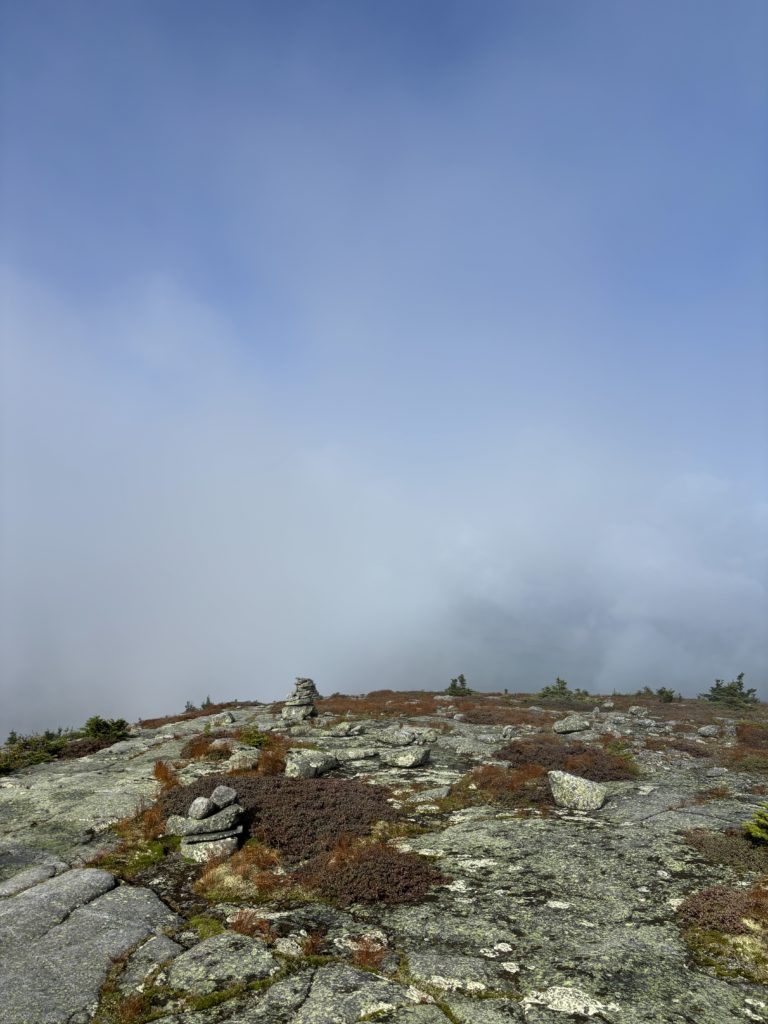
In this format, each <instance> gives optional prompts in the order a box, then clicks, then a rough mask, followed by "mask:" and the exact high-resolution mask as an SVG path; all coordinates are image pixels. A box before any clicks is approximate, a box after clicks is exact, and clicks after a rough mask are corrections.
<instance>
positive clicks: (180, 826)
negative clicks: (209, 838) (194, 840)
mask: <svg viewBox="0 0 768 1024" xmlns="http://www.w3.org/2000/svg"><path fill="white" fill-rule="evenodd" d="M242 813H243V808H242V807H241V806H240V804H230V806H229V807H225V808H224V810H223V811H218V812H217V813H216V814H210V815H209V816H208V817H207V818H183V817H182V816H181V815H180V814H172V815H171V816H170V817H169V818H168V821H167V822H166V825H165V828H166V834H167V835H169V836H195V835H204V834H205V833H207V832H221V831H222V830H224V829H228V828H234V826H235V825H236V824H237V822H238V821H239V819H240V815H241V814H242Z"/></svg>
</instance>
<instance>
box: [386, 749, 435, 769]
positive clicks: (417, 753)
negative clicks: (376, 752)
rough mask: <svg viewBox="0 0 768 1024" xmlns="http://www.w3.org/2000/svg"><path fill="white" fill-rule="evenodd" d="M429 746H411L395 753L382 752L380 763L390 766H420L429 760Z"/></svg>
mask: <svg viewBox="0 0 768 1024" xmlns="http://www.w3.org/2000/svg"><path fill="white" fill-rule="evenodd" d="M429 755H430V749H429V747H412V748H411V749H409V750H401V751H398V752H397V753H387V754H382V756H381V763H382V764H385V765H388V766H389V767H390V768H420V767H421V765H423V764H426V763H427V761H429Z"/></svg>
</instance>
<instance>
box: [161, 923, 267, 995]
mask: <svg viewBox="0 0 768 1024" xmlns="http://www.w3.org/2000/svg"><path fill="white" fill-rule="evenodd" d="M279 970H280V964H279V963H278V961H277V960H275V958H274V957H273V956H272V954H271V953H270V952H269V949H268V948H267V946H266V944H265V943H264V942H262V941H261V940H260V939H253V938H251V937H250V936H249V935H240V934H238V933H237V932H221V933H220V934H219V935H213V936H211V938H209V939H204V940H203V941H202V942H199V943H198V944H197V945H196V946H193V947H192V949H188V950H187V952H186V953H182V954H181V956H178V957H176V959H175V960H174V961H173V962H172V963H171V965H170V966H169V968H168V970H167V972H166V973H167V978H168V984H169V985H170V987H171V988H176V989H181V991H182V992H188V993H189V994H190V995H196V996H204V995H208V994H209V993H211V992H215V991H216V990H217V989H226V988H230V987H231V986H232V985H240V984H242V985H247V984H248V983H249V982H251V981H259V980H261V979H262V978H269V977H270V976H271V975H273V974H277V972H278V971H279Z"/></svg>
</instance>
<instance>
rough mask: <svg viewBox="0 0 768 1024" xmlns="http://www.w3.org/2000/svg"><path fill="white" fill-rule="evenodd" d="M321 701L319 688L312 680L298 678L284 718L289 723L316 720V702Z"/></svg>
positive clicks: (283, 715)
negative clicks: (306, 719)
mask: <svg viewBox="0 0 768 1024" xmlns="http://www.w3.org/2000/svg"><path fill="white" fill-rule="evenodd" d="M319 699H320V694H319V693H318V692H317V687H316V686H315V684H314V682H313V681H312V680H311V679H303V678H302V677H301V676H299V677H297V679H296V682H295V684H294V687H293V693H292V694H291V696H290V697H289V698H288V700H287V701H286V702H285V706H284V707H283V712H282V717H283V718H284V719H286V721H289V722H303V721H304V719H305V718H314V717H315V715H316V714H317V708H316V707H315V701H316V700H319Z"/></svg>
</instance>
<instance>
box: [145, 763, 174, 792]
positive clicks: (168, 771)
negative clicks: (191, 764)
mask: <svg viewBox="0 0 768 1024" xmlns="http://www.w3.org/2000/svg"><path fill="white" fill-rule="evenodd" d="M152 774H153V775H154V777H155V778H156V779H157V781H158V782H159V783H160V785H161V786H162V787H163V792H165V791H167V790H169V789H175V788H176V787H177V786H178V785H179V784H180V779H179V776H178V775H177V774H176V772H175V771H174V770H173V768H172V767H171V766H170V765H169V764H168V762H167V761H155V766H154V768H153V769H152Z"/></svg>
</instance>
